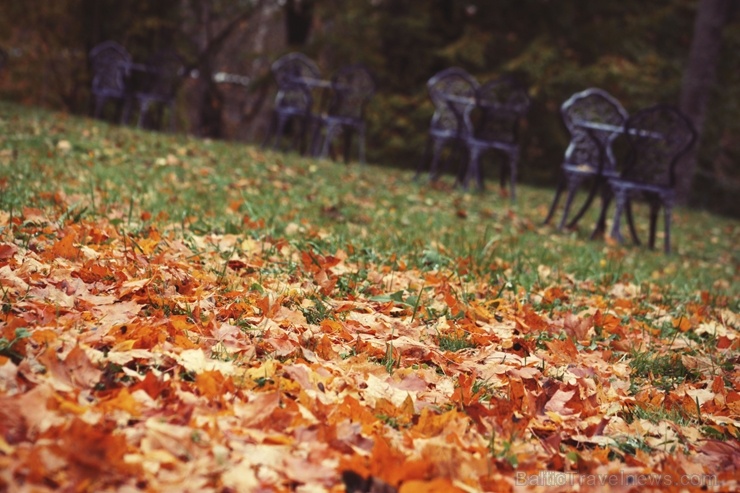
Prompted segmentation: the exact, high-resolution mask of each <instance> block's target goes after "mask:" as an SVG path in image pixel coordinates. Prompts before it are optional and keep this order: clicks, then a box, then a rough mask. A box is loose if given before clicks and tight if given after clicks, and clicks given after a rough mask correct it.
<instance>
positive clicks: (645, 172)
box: [621, 105, 697, 188]
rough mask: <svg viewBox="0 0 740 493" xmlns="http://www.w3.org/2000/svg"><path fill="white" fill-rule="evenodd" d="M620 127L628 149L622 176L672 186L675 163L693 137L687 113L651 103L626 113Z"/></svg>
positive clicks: (641, 181) (693, 139) (693, 140)
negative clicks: (622, 129) (627, 115)
mask: <svg viewBox="0 0 740 493" xmlns="http://www.w3.org/2000/svg"><path fill="white" fill-rule="evenodd" d="M624 129H625V133H626V135H627V139H628V140H629V142H630V145H631V152H630V154H629V157H628V159H627V163H626V165H625V168H624V170H622V174H621V176H622V178H623V179H626V180H629V181H633V182H638V183H644V184H649V185H657V186H661V187H670V188H672V187H673V186H674V185H675V183H676V178H675V173H676V171H675V169H676V165H677V164H678V161H679V159H680V158H681V156H683V155H684V154H685V153H686V152H687V151H688V150H689V149H690V148H691V146H692V145H694V143H695V142H696V138H697V133H696V130H695V129H694V126H693V124H692V123H691V121H690V120H689V119H688V117H686V115H684V114H683V113H681V111H679V110H678V108H675V107H673V106H669V105H655V106H651V107H649V108H645V109H643V110H640V111H638V112H637V113H635V114H634V115H632V116H631V117H629V118H628V119H627V122H626V123H625V126H624Z"/></svg>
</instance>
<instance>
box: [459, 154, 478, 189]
mask: <svg viewBox="0 0 740 493" xmlns="http://www.w3.org/2000/svg"><path fill="white" fill-rule="evenodd" d="M481 151H482V149H481V148H480V147H478V146H468V152H469V154H470V156H469V158H468V168H467V170H466V171H465V177H464V178H463V181H462V187H463V189H465V190H467V188H468V185H469V184H470V180H471V178H474V177H475V178H476V180H477V179H478V176H479V174H480V169H479V167H480V155H481ZM478 186H479V187H481V186H482V184H481V183H480V182H479V183H478Z"/></svg>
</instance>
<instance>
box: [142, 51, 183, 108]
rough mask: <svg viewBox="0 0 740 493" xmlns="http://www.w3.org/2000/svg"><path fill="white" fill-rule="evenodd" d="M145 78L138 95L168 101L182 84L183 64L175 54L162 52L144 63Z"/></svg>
mask: <svg viewBox="0 0 740 493" xmlns="http://www.w3.org/2000/svg"><path fill="white" fill-rule="evenodd" d="M146 67H147V74H146V75H147V76H146V77H144V82H143V84H142V86H141V87H140V88H139V91H138V92H139V93H140V95H144V96H149V97H154V98H157V99H161V100H165V101H169V100H171V99H173V98H174V97H175V93H176V91H177V88H178V87H179V85H180V83H181V82H182V78H183V75H184V74H183V72H184V69H185V64H184V62H183V60H182V58H181V57H180V55H178V54H177V53H176V52H174V51H172V50H162V51H158V52H156V53H154V54H153V55H152V56H151V57H149V59H148V60H147V63H146Z"/></svg>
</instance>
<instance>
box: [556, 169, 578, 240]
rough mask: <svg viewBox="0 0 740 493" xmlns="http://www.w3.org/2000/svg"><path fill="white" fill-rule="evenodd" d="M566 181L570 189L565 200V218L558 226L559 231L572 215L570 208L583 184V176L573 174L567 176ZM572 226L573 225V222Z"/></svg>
mask: <svg viewBox="0 0 740 493" xmlns="http://www.w3.org/2000/svg"><path fill="white" fill-rule="evenodd" d="M565 180H566V185H567V187H568V196H567V197H566V198H565V207H564V208H563V217H562V218H561V219H560V224H558V231H561V230H562V229H563V228H564V227H565V225H566V223H567V221H568V214H569V213H570V208H571V206H572V205H573V199H575V197H576V190H578V187H580V186H581V183H582V182H583V177H582V176H581V175H575V174H571V175H566V176H565ZM571 225H573V223H572V222H571Z"/></svg>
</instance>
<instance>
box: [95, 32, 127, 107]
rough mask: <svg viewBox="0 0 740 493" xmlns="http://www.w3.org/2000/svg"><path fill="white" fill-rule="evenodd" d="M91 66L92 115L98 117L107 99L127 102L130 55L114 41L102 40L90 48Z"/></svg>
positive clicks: (120, 102)
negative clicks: (93, 106)
mask: <svg viewBox="0 0 740 493" xmlns="http://www.w3.org/2000/svg"><path fill="white" fill-rule="evenodd" d="M89 56H90V66H91V68H92V87H91V89H92V95H93V98H94V100H95V109H94V116H95V118H100V116H101V115H102V113H103V108H104V106H105V104H106V103H107V102H108V101H109V100H115V101H117V102H118V103H119V105H123V106H124V114H125V113H126V111H127V106H128V104H129V101H130V100H129V97H130V94H129V91H128V86H127V79H128V77H129V73H130V66H131V55H129V53H128V51H126V49H125V48H124V47H123V46H121V45H120V44H118V43H116V42H115V41H104V42H103V43H100V44H99V45H97V46H95V47H94V48H93V49H92V50H90V55H89Z"/></svg>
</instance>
